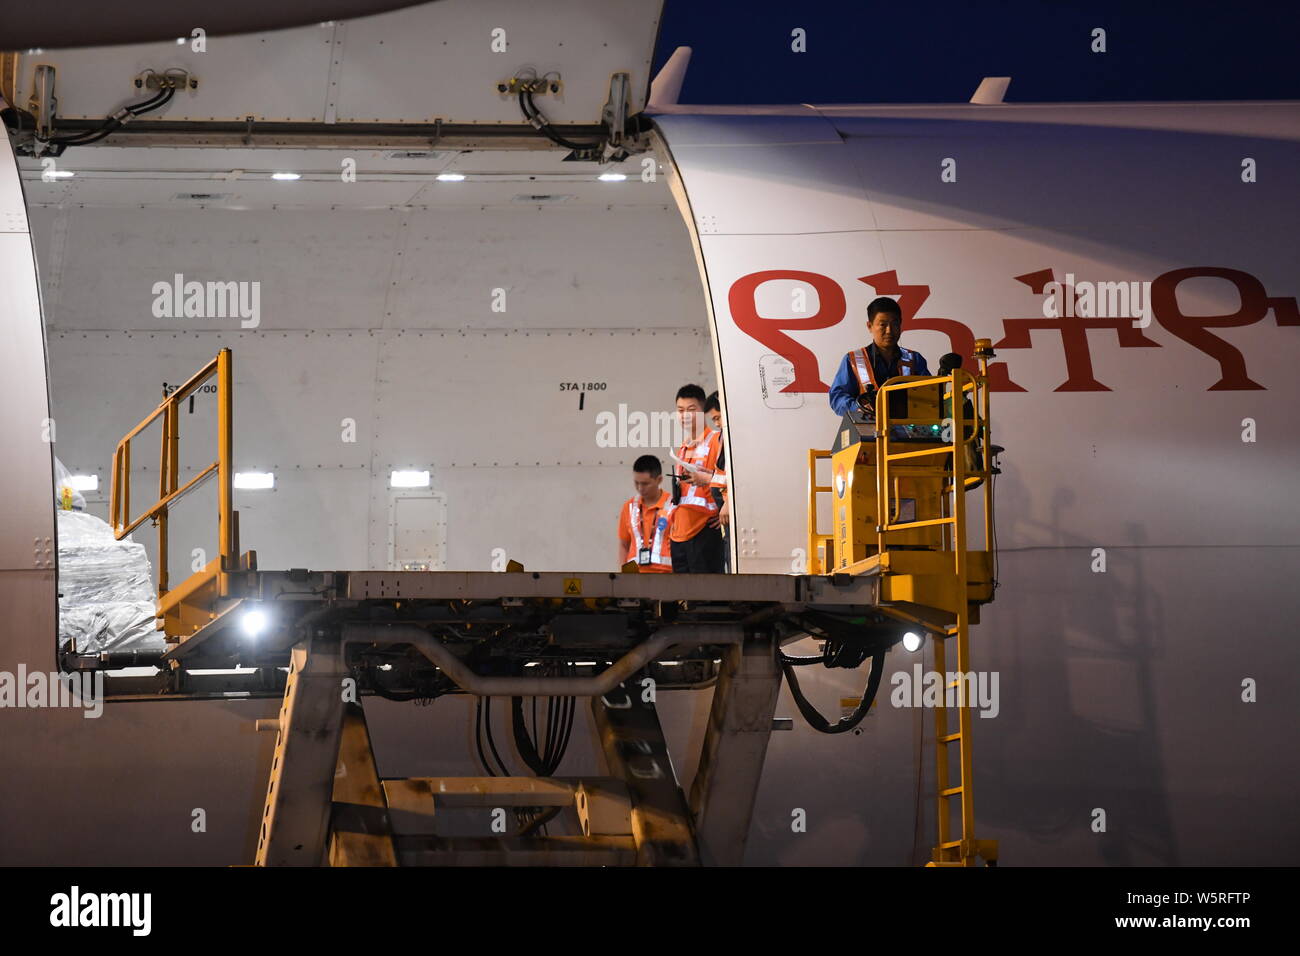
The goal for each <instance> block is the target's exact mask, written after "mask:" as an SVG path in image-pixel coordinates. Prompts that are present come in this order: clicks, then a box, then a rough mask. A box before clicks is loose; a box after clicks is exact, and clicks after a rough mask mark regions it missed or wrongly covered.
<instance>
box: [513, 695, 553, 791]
mask: <svg viewBox="0 0 1300 956" xmlns="http://www.w3.org/2000/svg"><path fill="white" fill-rule="evenodd" d="M510 720H511V724H512V726H513V728H514V733H515V749H516V750H517V751H519V756H520V758H521V759H522V760H523V762H524V763H525V764H527V765H528V769H529V770H531V771H532V772H533V773H534V774H536V775H537V776H539V777H545V776H549V774H548V773H547V771H546V761H544V760H543V759H542V757H541V755H540V754H538V753H537V745H536V744H535V743H534V742H533V740H532V738H531V737H529V736H528V726H527V725H526V724H525V723H524V699H523V698H522V697H511V698H510Z"/></svg>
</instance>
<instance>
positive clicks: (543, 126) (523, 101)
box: [519, 89, 600, 149]
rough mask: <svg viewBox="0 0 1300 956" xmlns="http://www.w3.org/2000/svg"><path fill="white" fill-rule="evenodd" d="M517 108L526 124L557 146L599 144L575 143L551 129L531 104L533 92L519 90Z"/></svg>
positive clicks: (584, 147)
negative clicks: (526, 121)
mask: <svg viewBox="0 0 1300 956" xmlns="http://www.w3.org/2000/svg"><path fill="white" fill-rule="evenodd" d="M519 109H520V111H522V112H523V114H524V119H526V120H528V125H530V126H532V127H533V128H534V129H535V130H537V132H539V133H541V134H542V135H543V136H545V137H546V138H547V139H549V140H550V141H551V142H552V143H555V144H556V145H557V146H563V147H564V148H565V149H595V148H596V147H597V146H599V145H600V143H599V142H596V143H575V142H574V141H573V140H571V139H565V138H564V137H563V136H561V135H560V134H559V133H557V132H555V131H554V130H553V129H551V124H550V122H549V121H548V120H547V119H546V117H544V116H542V115H541V113H539V112H538V111H537V107H536V106H535V105H534V104H533V94H532V93H530V92H529V91H528V90H526V89H521V90H520V91H519Z"/></svg>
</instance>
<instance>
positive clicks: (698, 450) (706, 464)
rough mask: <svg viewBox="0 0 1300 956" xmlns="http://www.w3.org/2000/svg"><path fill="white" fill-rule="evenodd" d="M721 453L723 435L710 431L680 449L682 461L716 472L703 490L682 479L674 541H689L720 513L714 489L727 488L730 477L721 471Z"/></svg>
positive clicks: (674, 520)
mask: <svg viewBox="0 0 1300 956" xmlns="http://www.w3.org/2000/svg"><path fill="white" fill-rule="evenodd" d="M720 454H722V432H716V431H714V430H713V429H711V428H710V429H709V430H708V431H707V432H705V434H703V435H701V436H700V437H699V438H697V439H696V440H695V441H693V442H687V443H686V444H684V445H682V447H681V448H679V449H678V450H677V457H678V458H680V459H681V460H682V461H684V462H686V463H688V464H690V465H693V466H694V467H696V468H701V469H704V470H706V471H713V472H714V475H713V479H712V481H711V482H710V483H709V487H708V488H701V487H699V486H698V485H696V484H695V483H694V482H691V481H688V480H686V479H685V478H683V479H682V480H681V481H680V482H679V488H680V489H681V499H680V500H679V501H678V502H677V507H678V508H679V509H681V510H679V511H678V512H677V514H676V516H675V517H674V518H673V534H672V539H673V540H674V541H678V542H680V541H689V540H690V539H691V538H693V537H695V536H696V535H697V534H699V533H700V529H701V528H703V527H704V526H705V525H706V524H708V522H709V519H710V518H712V517H713V515H715V514H717V513H718V503H717V502H716V501H714V500H713V489H714V488H719V489H725V488H726V486H727V476H726V473H725V472H724V471H722V470H721V469H719V468H718V456H719V455H720Z"/></svg>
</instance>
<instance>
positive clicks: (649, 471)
mask: <svg viewBox="0 0 1300 956" xmlns="http://www.w3.org/2000/svg"><path fill="white" fill-rule="evenodd" d="M632 470H633V471H636V472H640V473H641V474H643V475H649V476H650V477H651V478H658V477H659V476H660V475H662V474H663V473H664V466H663V464H662V463H661V462H660V461H659V459H658V458H656V457H655V456H654V455H642V456H641V457H640V458H638V459H637V460H636V461H634V462H633V463H632Z"/></svg>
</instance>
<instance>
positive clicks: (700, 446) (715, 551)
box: [672, 385, 727, 574]
mask: <svg viewBox="0 0 1300 956" xmlns="http://www.w3.org/2000/svg"><path fill="white" fill-rule="evenodd" d="M704 405H705V394H704V389H702V388H700V386H698V385H683V386H682V387H681V388H680V389H678V391H677V415H678V419H679V420H680V422H681V425H682V434H683V438H684V441H683V442H682V445H681V447H680V448H679V449H678V450H677V455H676V457H677V459H678V461H679V464H678V466H677V474H676V475H675V476H674V481H673V502H674V503H675V504H676V505H677V510H676V512H675V513H674V515H673V525H672V555H673V570H674V571H676V572H678V573H679V574H680V573H683V572H686V573H704V574H721V573H723V570H724V568H723V553H724V552H723V540H722V529H721V527H720V525H721V518H720V517H719V512H720V511H721V509H722V505H721V504H720V503H719V501H718V498H717V497H716V496H715V495H714V494H713V492H714V490H715V489H716V490H721V489H723V488H725V487H726V478H727V476H726V471H725V470H724V469H723V468H722V466H721V464H720V463H719V458H720V457H721V455H722V433H721V432H718V431H714V430H713V429H712V428H708V427H706V425H705V421H706V419H705V416H704Z"/></svg>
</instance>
